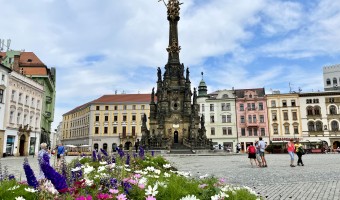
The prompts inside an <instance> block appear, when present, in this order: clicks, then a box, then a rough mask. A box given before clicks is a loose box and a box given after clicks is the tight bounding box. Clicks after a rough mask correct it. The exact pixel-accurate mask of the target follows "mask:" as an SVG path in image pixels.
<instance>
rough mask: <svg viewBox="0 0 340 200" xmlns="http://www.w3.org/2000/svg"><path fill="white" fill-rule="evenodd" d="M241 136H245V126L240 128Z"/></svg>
mask: <svg viewBox="0 0 340 200" xmlns="http://www.w3.org/2000/svg"><path fill="white" fill-rule="evenodd" d="M241 136H246V129H245V128H241Z"/></svg>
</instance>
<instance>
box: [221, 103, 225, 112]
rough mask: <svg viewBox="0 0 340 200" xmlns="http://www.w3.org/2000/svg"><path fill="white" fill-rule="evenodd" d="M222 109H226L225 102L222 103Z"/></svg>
mask: <svg viewBox="0 0 340 200" xmlns="http://www.w3.org/2000/svg"><path fill="white" fill-rule="evenodd" d="M221 108H222V111H226V107H225V103H221Z"/></svg>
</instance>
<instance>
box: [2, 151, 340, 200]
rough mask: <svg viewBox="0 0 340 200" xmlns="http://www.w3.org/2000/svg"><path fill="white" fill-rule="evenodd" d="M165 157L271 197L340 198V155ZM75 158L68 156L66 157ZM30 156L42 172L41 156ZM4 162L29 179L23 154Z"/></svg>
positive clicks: (195, 173)
mask: <svg viewBox="0 0 340 200" xmlns="http://www.w3.org/2000/svg"><path fill="white" fill-rule="evenodd" d="M165 157H166V159H168V160H169V161H170V162H171V163H172V165H173V166H175V167H176V168H178V170H181V171H190V172H191V173H192V175H193V176H196V177H198V176H202V175H205V174H209V175H214V176H216V177H221V178H226V180H227V181H228V182H229V183H231V184H234V185H246V186H249V187H251V188H253V189H254V190H255V191H256V192H259V193H260V195H262V196H264V197H265V196H267V199H268V200H284V199H296V200H300V199H301V200H319V199H320V200H326V199H327V200H333V199H334V200H337V199H339V200H340V154H308V155H305V156H303V161H304V164H305V166H303V167H302V166H300V167H299V166H297V167H294V168H291V167H290V166H289V164H290V161H289V159H290V158H289V156H288V154H270V155H266V158H267V161H268V168H252V167H251V166H250V163H249V159H248V158H247V155H245V154H238V155H230V154H223V155H216V154H215V155H213V156H212V155H209V156H207V155H205V156H202V155H201V156H198V155H191V156H186V155H165ZM73 158H74V157H66V160H67V161H70V160H71V159H73ZM28 159H29V163H30V165H31V167H32V168H33V170H34V172H35V174H36V175H38V173H39V168H38V161H37V158H32V157H29V158H28ZM296 159H297V158H296ZM52 160H53V158H52ZM0 162H1V163H2V166H5V165H6V166H8V170H9V173H14V174H15V176H16V177H17V178H21V180H25V179H26V177H25V174H24V171H23V168H22V164H23V157H19V158H18V157H8V158H1V159H0Z"/></svg>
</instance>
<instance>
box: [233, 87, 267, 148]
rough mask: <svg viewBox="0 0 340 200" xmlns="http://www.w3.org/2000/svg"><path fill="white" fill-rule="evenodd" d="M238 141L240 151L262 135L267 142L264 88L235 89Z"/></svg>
mask: <svg viewBox="0 0 340 200" xmlns="http://www.w3.org/2000/svg"><path fill="white" fill-rule="evenodd" d="M235 95H236V116H237V122H236V123H237V134H238V142H239V143H240V144H241V151H245V150H246V149H247V147H248V146H249V145H250V144H251V143H252V144H254V143H255V140H259V137H260V136H262V138H263V140H264V141H265V142H267V143H268V144H269V131H268V119H267V101H266V97H265V90H264V88H254V89H239V90H235Z"/></svg>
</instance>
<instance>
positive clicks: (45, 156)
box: [42, 153, 50, 164]
mask: <svg viewBox="0 0 340 200" xmlns="http://www.w3.org/2000/svg"><path fill="white" fill-rule="evenodd" d="M42 158H43V160H44V162H46V163H47V164H50V156H49V155H48V154H47V153H44V155H43V157H42Z"/></svg>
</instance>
